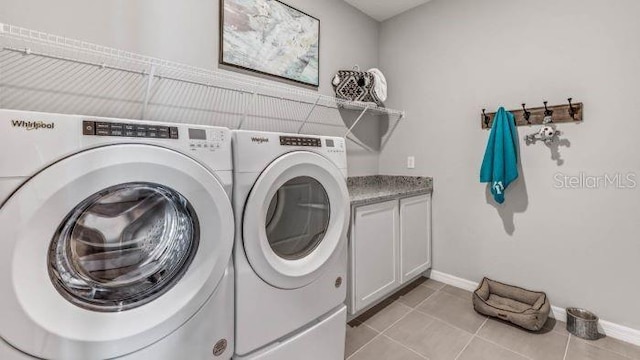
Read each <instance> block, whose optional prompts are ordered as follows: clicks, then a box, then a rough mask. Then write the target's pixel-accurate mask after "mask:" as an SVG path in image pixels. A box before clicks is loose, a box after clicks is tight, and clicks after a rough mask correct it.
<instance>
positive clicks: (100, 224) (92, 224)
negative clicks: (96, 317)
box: [49, 183, 199, 311]
mask: <svg viewBox="0 0 640 360" xmlns="http://www.w3.org/2000/svg"><path fill="white" fill-rule="evenodd" d="M198 242H199V224H198V218H197V216H196V214H195V212H194V210H193V207H192V206H191V204H190V203H189V201H188V200H187V199H186V198H185V197H184V196H182V195H181V194H180V193H178V192H177V191H175V190H173V189H170V188H168V187H166V186H163V185H159V184H152V183H127V184H120V185H116V186H112V187H109V188H107V189H104V190H102V191H100V192H98V193H96V194H93V195H92V196H90V197H88V198H87V199H85V200H84V201H83V202H81V203H80V204H79V205H78V206H76V207H75V208H74V209H73V210H72V211H71V213H69V215H68V216H67V217H66V218H65V219H64V221H63V222H62V224H61V225H60V227H59V229H58V231H57V232H56V234H55V236H54V238H53V241H52V242H51V245H50V247H49V276H50V277H51V280H52V282H53V284H54V286H55V287H56V289H57V290H58V292H60V294H61V295H62V296H63V297H64V298H66V299H67V300H69V301H70V302H72V303H74V304H76V305H78V306H80V307H83V308H86V309H89V310H95V311H123V310H129V309H132V308H135V307H138V306H141V305H144V304H146V303H148V302H150V301H152V300H154V299H156V298H157V297H159V296H161V295H162V294H164V293H165V292H166V291H168V290H169V289H171V287H172V286H173V285H174V284H175V283H176V281H178V280H179V279H180V277H181V276H182V275H183V274H184V272H185V271H186V269H187V268H188V267H189V265H190V263H191V260H192V259H193V257H194V255H195V253H196V250H197V249H198Z"/></svg>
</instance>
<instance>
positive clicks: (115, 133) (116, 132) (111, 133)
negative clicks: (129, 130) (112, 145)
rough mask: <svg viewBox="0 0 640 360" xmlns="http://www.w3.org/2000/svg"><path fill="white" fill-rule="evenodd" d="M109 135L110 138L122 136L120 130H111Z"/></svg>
mask: <svg viewBox="0 0 640 360" xmlns="http://www.w3.org/2000/svg"><path fill="white" fill-rule="evenodd" d="M109 135H111V136H122V130H114V129H111V131H110V132H109Z"/></svg>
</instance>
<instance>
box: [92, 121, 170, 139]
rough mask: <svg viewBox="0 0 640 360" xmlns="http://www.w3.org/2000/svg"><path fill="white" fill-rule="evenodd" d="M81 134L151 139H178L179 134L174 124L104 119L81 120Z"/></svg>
mask: <svg viewBox="0 0 640 360" xmlns="http://www.w3.org/2000/svg"><path fill="white" fill-rule="evenodd" d="M82 134H83V135H95V136H124V137H137V138H152V139H179V138H180V134H179V131H178V128H177V127H175V126H159V125H143V124H131V123H129V124H127V123H112V122H104V121H88V120H85V121H83V122H82Z"/></svg>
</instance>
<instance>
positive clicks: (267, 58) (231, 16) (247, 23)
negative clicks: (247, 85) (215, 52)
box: [220, 0, 320, 87]
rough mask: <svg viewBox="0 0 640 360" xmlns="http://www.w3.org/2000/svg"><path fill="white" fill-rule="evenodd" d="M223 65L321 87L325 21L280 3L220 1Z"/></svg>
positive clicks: (253, 0) (240, 0) (275, 1)
mask: <svg viewBox="0 0 640 360" xmlns="http://www.w3.org/2000/svg"><path fill="white" fill-rule="evenodd" d="M220 63H221V64H224V65H229V66H233V67H237V68H241V69H245V70H250V71H254V72H258V73H261V74H267V75H271V76H275V77H278V78H282V79H286V80H291V81H295V82H298V83H302V84H306V85H311V86H315V87H318V86H319V84H320V83H319V79H320V20H318V19H316V18H315V17H313V16H311V15H308V14H306V13H304V12H302V11H300V10H297V9H295V8H293V7H291V6H289V5H287V4H285V3H283V2H281V1H278V0H220Z"/></svg>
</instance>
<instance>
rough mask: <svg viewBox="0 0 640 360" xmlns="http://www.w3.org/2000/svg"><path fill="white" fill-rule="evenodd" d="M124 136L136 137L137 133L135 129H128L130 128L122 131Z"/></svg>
mask: <svg viewBox="0 0 640 360" xmlns="http://www.w3.org/2000/svg"><path fill="white" fill-rule="evenodd" d="M124 136H127V137H136V136H138V135H137V133H136V132H135V131H130V130H125V132H124Z"/></svg>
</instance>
